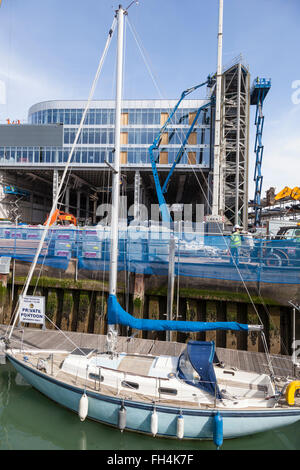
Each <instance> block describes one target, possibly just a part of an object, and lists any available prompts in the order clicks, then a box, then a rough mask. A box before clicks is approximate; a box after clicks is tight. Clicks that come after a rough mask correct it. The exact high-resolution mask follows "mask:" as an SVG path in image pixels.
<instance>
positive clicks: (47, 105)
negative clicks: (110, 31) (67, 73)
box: [0, 100, 211, 168]
mask: <svg viewBox="0 0 300 470" xmlns="http://www.w3.org/2000/svg"><path fill="white" fill-rule="evenodd" d="M175 104H176V101H161V100H155V101H154V100H153V101H151V100H140V101H124V103H123V110H122V133H121V145H122V147H121V162H122V165H133V166H144V165H150V160H149V153H148V149H149V146H150V145H151V144H152V143H153V140H154V139H155V137H156V136H157V134H158V133H159V130H160V128H161V126H162V125H163V124H164V122H165V121H166V119H167V117H168V114H169V112H170V111H171V110H172V108H173V107H174V106H175ZM203 104H205V102H204V101H202V100H187V101H185V102H184V104H183V105H182V106H181V107H180V109H178V110H177V112H176V114H175V116H174V120H173V122H172V124H171V125H170V126H168V129H167V131H166V132H165V133H164V135H163V139H162V142H161V154H160V160H159V163H161V164H164V165H170V164H172V163H173V162H174V159H175V157H176V155H177V153H178V151H179V149H180V147H181V145H182V142H183V141H184V138H185V135H186V133H187V132H188V130H189V127H190V125H191V124H192V121H193V119H194V117H195V113H196V111H197V109H198V108H199V107H200V106H202V105H203ZM84 105H85V103H84V102H82V101H49V102H44V103H38V104H36V105H34V106H32V107H31V108H30V110H29V114H28V121H29V123H30V124H39V125H41V124H58V123H61V124H63V125H64V139H63V145H62V146H61V147H51V148H49V147H46V148H44V149H42V155H41V156H40V155H39V156H38V161H39V162H40V163H54V164H61V163H63V162H66V161H67V158H68V153H69V151H70V149H71V145H72V143H73V142H74V139H75V135H76V132H77V130H78V126H79V124H80V121H81V118H82V114H83V110H84ZM114 115H115V111H114V102H113V101H94V102H92V104H91V107H90V109H89V111H88V114H87V117H86V120H85V123H84V128H83V131H82V133H81V135H80V137H79V140H78V145H77V148H76V152H75V155H74V158H73V163H74V164H77V165H82V166H86V165H89V166H90V165H95V164H96V165H98V164H103V163H104V162H105V160H107V161H109V162H111V161H112V158H113V157H112V151H113V148H114V118H115V116H114ZM210 125H211V110H210V107H209V106H208V107H207V109H205V110H204V111H203V112H201V114H200V117H199V119H198V122H197V124H196V126H195V129H194V132H192V134H191V135H190V137H189V140H188V143H187V146H186V152H185V154H184V155H183V157H182V160H181V162H180V164H181V165H201V166H202V167H203V168H208V167H209V164H210V133H211V132H210ZM38 150H40V149H36V148H35V149H26V148H23V149H22V158H23V161H24V162H25V161H26V159H28V161H29V162H31V161H36V159H37V152H38ZM3 152H6V155H8V154H9V156H10V158H12V159H18V158H19V154H18V149H16V148H6V149H4V148H3V147H2V148H1V149H0V158H1V157H2V158H3ZM40 157H41V158H40Z"/></svg>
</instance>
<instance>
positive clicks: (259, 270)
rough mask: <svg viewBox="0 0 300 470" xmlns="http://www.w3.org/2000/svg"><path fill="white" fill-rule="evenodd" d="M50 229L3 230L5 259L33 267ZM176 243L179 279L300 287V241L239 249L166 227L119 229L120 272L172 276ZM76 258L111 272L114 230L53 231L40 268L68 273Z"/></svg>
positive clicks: (245, 238) (0, 251)
mask: <svg viewBox="0 0 300 470" xmlns="http://www.w3.org/2000/svg"><path fill="white" fill-rule="evenodd" d="M43 230H44V228H43V227H40V226H37V227H29V228H28V227H23V226H20V227H17V228H15V227H2V228H0V256H1V257H11V258H14V259H16V260H22V261H27V262H31V261H32V260H33V258H34V256H35V253H36V250H37V247H38V245H39V242H40V239H41V236H42V232H43ZM172 236H173V237H174V242H175V274H176V275H177V276H190V277H198V278H206V279H209V278H210V279H223V280H229V281H230V280H232V281H241V280H243V281H245V282H268V283H280V284H300V239H299V238H298V239H297V238H291V239H285V240H269V239H255V238H252V237H251V236H250V235H242V236H241V243H240V244H239V242H238V243H237V244H236V245H234V244H233V243H232V240H231V237H230V236H229V235H227V236H226V235H206V234H203V233H198V232H182V233H173V234H172V233H171V231H170V230H167V229H165V230H163V229H162V228H161V227H154V228H147V227H143V226H129V227H127V226H126V227H124V228H122V227H120V228H119V262H118V269H119V270H120V271H127V272H133V273H141V274H154V275H167V274H168V269H169V259H170V258H169V257H170V254H169V251H170V238H171V237H172ZM71 258H76V259H77V260H78V269H84V270H89V271H108V270H109V259H110V228H109V227H106V226H101V225H99V226H96V227H88V228H73V229H69V228H58V227H57V228H53V229H50V230H49V232H48V234H47V236H46V238H45V241H44V243H43V246H42V250H41V253H40V256H39V259H38V263H40V264H44V265H46V266H51V267H53V268H58V269H62V270H66V269H67V268H68V265H69V262H70V259H71Z"/></svg>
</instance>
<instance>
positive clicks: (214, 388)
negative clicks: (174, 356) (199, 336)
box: [178, 341, 221, 398]
mask: <svg viewBox="0 0 300 470" xmlns="http://www.w3.org/2000/svg"><path fill="white" fill-rule="evenodd" d="M214 357H215V343H214V342H213V341H189V342H188V345H187V349H186V351H185V352H184V353H183V354H182V355H181V356H180V359H179V361H178V374H179V377H180V378H181V379H183V380H184V381H185V382H186V383H188V384H189V385H193V386H195V387H197V388H200V389H202V390H205V391H206V392H208V393H210V394H211V395H213V396H215V397H216V398H221V394H220V391H219V388H218V385H217V379H216V374H215V371H214V367H213V360H214ZM189 363H190V364H191V365H192V368H193V369H194V370H195V371H196V372H197V373H198V375H199V377H200V379H199V380H194V379H193V376H192V375H191V372H190V369H189Z"/></svg>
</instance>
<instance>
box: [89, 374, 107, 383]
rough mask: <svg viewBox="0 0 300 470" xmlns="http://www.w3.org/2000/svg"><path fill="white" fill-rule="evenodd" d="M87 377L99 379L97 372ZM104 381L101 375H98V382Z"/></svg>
mask: <svg viewBox="0 0 300 470" xmlns="http://www.w3.org/2000/svg"><path fill="white" fill-rule="evenodd" d="M89 379H91V380H97V381H99V374H92V373H91V374H89ZM103 381H104V377H103V375H101V376H100V382H103Z"/></svg>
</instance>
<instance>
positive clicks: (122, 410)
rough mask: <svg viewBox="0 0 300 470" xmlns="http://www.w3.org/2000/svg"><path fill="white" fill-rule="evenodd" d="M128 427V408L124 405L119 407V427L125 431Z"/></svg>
mask: <svg viewBox="0 0 300 470" xmlns="http://www.w3.org/2000/svg"><path fill="white" fill-rule="evenodd" d="M125 427H126V408H125V407H124V406H123V405H122V406H121V407H120V409H119V429H120V430H121V431H123V430H124V429H125Z"/></svg>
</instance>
